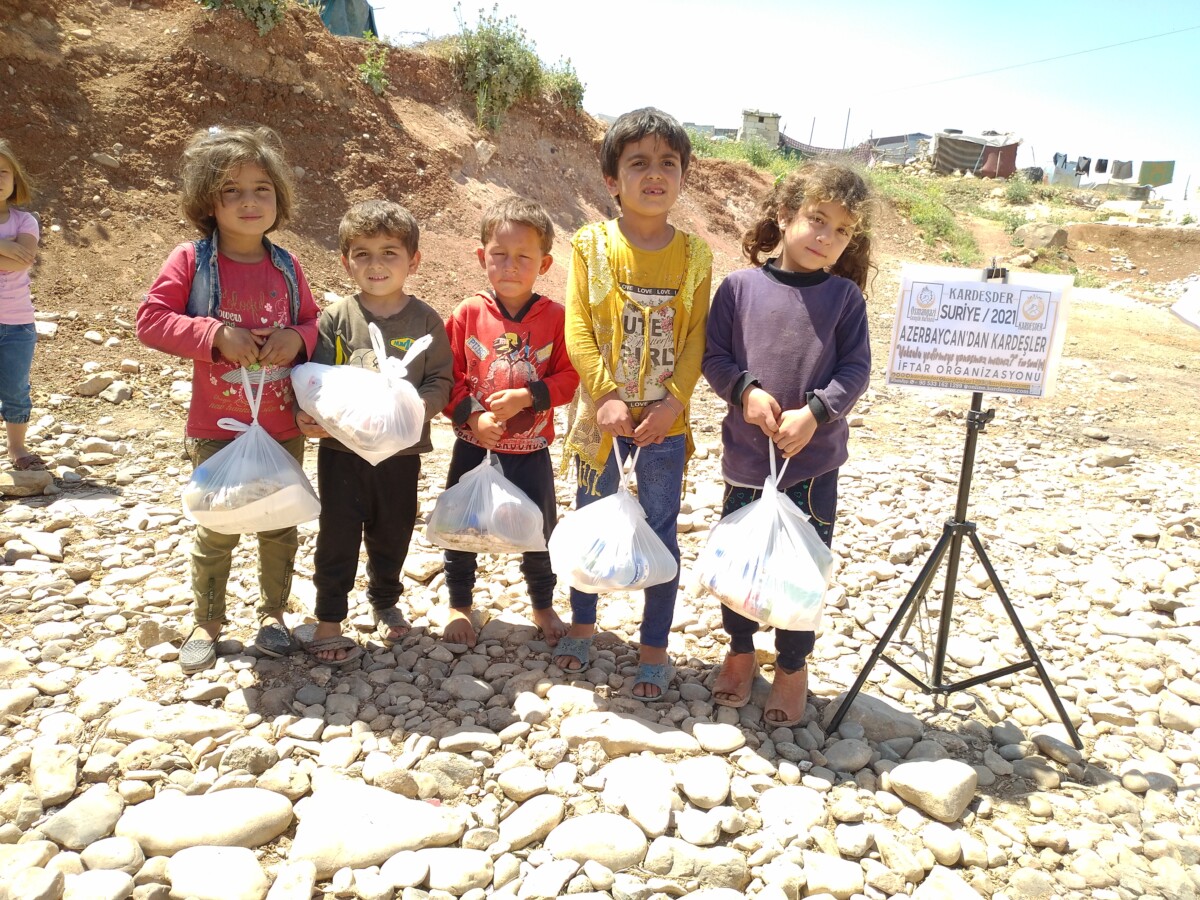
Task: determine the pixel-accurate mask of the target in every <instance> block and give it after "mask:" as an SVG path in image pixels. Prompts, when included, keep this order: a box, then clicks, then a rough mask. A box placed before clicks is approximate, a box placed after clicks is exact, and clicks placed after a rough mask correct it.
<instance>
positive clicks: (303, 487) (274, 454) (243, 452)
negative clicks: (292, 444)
mask: <svg viewBox="0 0 1200 900" xmlns="http://www.w3.org/2000/svg"><path fill="white" fill-rule="evenodd" d="M241 375H242V387H243V389H244V390H245V391H246V402H247V403H248V404H249V405H250V424H249V425H247V424H245V423H244V422H239V421H238V420H237V419H229V418H222V419H218V420H217V424H218V425H219V426H220V427H222V428H224V429H225V430H226V431H239V432H241V434H239V435H238V436H237V437H235V438H234V439H233V440H232V441H231V442H230V443H229V444H228V446H226V447H223V448H221V450H219V451H218V452H217V453H215V454H213V455H212V456H211V457H209V458H208V459H207V460H205V461H204V462H203V463H201V464H200V465H199V466H197V467H196V470H195V471H194V472H192V478H191V480H190V481H189V482H188V483H187V486H186V487H184V489H183V514H184V515H185V516H187V517H188V518H189V519H191V520H192V521H193V522H195V523H196V524H197V525H203V526H204V527H205V528H208V529H210V530H212V531H217V532H220V533H221V534H247V533H253V532H258V531H275V530H276V529H279V528H289V527H291V526H293V525H299V524H300V523H301V522H310V521H312V520H313V519H315V518H317V516H319V515H320V514H321V501H319V500H318V499H317V495H316V492H315V491H314V490H313V488H312V484H310V483H309V480H308V476H306V475H305V474H304V469H303V468H301V466H300V463H298V462H296V459H295V457H293V456H292V454H290V453H288V452H287V450H285V449H284V448H283V447H282V446H281V445H280V443H279V442H278V441H277V440H275V439H274V438H273V437H271V435H270V434H268V433H267V430H266V429H265V428H263V427H262V426H261V425H260V424H258V408H259V405H260V403H261V401H262V392H263V385H264V381H263V377H262V375H263V373H262V370H260V371H259V372H258V391H257V392H255V391H254V389H253V388H252V387H251V384H250V376H249V373H248V372H247V371H246V370H245V369H242V370H241Z"/></svg>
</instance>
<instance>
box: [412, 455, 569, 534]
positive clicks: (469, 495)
mask: <svg viewBox="0 0 1200 900" xmlns="http://www.w3.org/2000/svg"><path fill="white" fill-rule="evenodd" d="M425 537H427V538H428V539H429V541H430V543H433V544H437V545H438V546H439V547H445V548H446V549H447V550H466V551H468V552H471V553H524V552H525V551H527V550H545V549H546V538H545V536H544V535H543V533H542V511H541V510H540V509H538V507H537V504H536V503H534V502H533V501H532V500H531V499H529V495H528V494H526V493H525V492H524V491H522V490H521V489H520V488H519V487H517V486H516V485H515V484H513V483H512V482H511V481H509V480H508V479H507V478H506V477H505V476H504V472H503V471H502V470H501V469H500V461H499V460H498V459H496V457H495V456H494V455H493V454H492V451H491V450H489V451H488V453H487V457H486V458H485V459H484V460H483V462H481V463H480V464H479V465H477V466H476V467H475V468H473V469H471V470H470V471H469V472H465V473H464V474H463V476H462V478H460V479H459V481H458V483H457V484H455V485H454V486H453V487H449V488H446V490H444V491H443V492H442V493H441V495H439V496H438V498H437V502H436V503H434V505H433V512H432V513H430V515H429V522H428V523H427V524H426V525H425Z"/></svg>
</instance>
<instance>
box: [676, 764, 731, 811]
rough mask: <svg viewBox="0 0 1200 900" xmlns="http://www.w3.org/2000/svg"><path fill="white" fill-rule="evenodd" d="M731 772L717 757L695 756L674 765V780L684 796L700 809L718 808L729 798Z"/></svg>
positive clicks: (727, 765)
mask: <svg viewBox="0 0 1200 900" xmlns="http://www.w3.org/2000/svg"><path fill="white" fill-rule="evenodd" d="M732 777H733V772H732V770H731V769H730V768H729V764H728V763H726V762H725V761H724V760H723V759H721V758H720V757H717V756H696V757H691V758H689V759H684V760H680V761H679V762H678V763H676V764H675V780H676V783H677V784H678V785H679V788H680V789H681V790H682V791H683V793H684V796H686V797H687V798H688V800H690V801H691V802H692V803H694V804H695V805H696V806H698V807H700V808H701V809H712V808H713V807H714V806H720V805H721V804H722V803H724V802H725V800H726V798H727V797H728V796H729V785H730V781H731V779H732Z"/></svg>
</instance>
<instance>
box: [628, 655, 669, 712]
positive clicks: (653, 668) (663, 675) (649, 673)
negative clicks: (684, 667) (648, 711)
mask: <svg viewBox="0 0 1200 900" xmlns="http://www.w3.org/2000/svg"><path fill="white" fill-rule="evenodd" d="M674 675H675V668H674V666H672V665H671V664H670V663H669V662H666V663H638V667H637V675H636V676H635V677H634V679H633V687H637V686H638V685H639V684H652V685H654V686H655V687H656V688H658V696H656V697H643V696H641V695H639V694H635V693H634V692H633V689H632V688H631V689H630V691H629V696H631V697H632V698H633V699H634V700H640V701H642V702H643V703H653V702H654V701H656V700H661V699H662V698H663V696H664V695H665V694H666V693H667V686H668V685H669V684H670V683H671V678H672V677H674Z"/></svg>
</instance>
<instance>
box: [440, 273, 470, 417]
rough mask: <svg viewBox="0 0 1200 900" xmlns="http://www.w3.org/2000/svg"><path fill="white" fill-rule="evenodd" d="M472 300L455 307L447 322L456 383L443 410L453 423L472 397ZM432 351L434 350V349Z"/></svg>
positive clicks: (447, 336)
mask: <svg viewBox="0 0 1200 900" xmlns="http://www.w3.org/2000/svg"><path fill="white" fill-rule="evenodd" d="M470 302H471V301H470V298H469V297H468V298H467V299H466V300H464V301H462V303H460V304H458V306H457V307H455V309H454V312H452V313H451V314H450V318H449V319H447V320H446V341H447V343H448V344H449V346H450V361H451V372H452V375H453V379H454V383H453V384H452V385H451V387H450V399H449V401H448V402H447V403H446V406H445V408H444V409H443V410H442V412H444V413H445V414H446V417H447V418H449V419H450V420H451V421H452V422H454V421H456V415H457V413H456V410H458V407H459V406H460V405H462V403H463V401H464V400H468V399H469V398H470V396H471V391H470V389H469V388H468V387H467V345H466V341H467V334H468V331H469V328H470V325H469V318H468V311H469V307H470ZM430 349H433V348H432V347H431V348H430ZM467 415H470V413H469V412H468V413H467V414H466V415H462V416H461V418H462V420H463V422H465V421H466V418H467Z"/></svg>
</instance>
